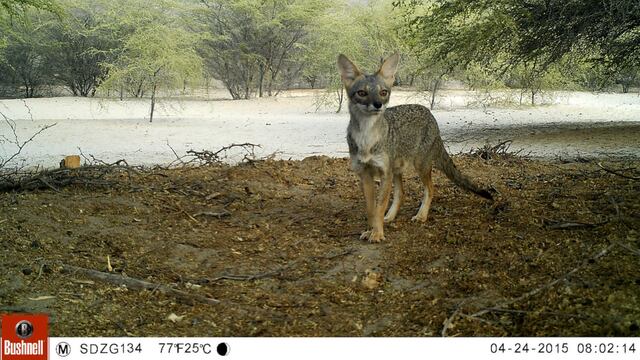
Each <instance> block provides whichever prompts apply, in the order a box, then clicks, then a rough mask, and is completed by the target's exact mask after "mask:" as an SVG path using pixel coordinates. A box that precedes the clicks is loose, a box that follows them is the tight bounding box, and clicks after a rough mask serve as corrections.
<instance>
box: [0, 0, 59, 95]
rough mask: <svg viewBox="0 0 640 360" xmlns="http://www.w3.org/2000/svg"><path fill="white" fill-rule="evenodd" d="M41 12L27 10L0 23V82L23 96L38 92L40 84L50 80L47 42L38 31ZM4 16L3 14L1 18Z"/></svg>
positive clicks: (40, 31)
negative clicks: (0, 30)
mask: <svg viewBox="0 0 640 360" xmlns="http://www.w3.org/2000/svg"><path fill="white" fill-rule="evenodd" d="M42 16H43V14H40V13H37V12H34V11H33V10H27V12H26V13H25V14H22V16H21V18H20V19H19V20H18V21H15V22H13V23H9V24H7V23H6V22H5V25H4V26H3V27H4V29H5V33H4V44H3V48H2V56H1V58H0V73H1V74H2V75H1V77H0V83H3V84H5V85H9V86H11V87H14V88H15V89H16V92H17V91H22V92H23V95H24V97H27V98H30V97H34V96H36V95H37V94H38V92H39V90H40V89H41V87H42V86H43V85H45V84H47V83H51V82H52V81H53V78H52V77H51V75H52V73H51V69H50V67H49V65H48V62H47V54H48V53H49V51H48V48H49V43H48V41H47V40H48V39H47V36H46V33H45V32H44V31H42V28H43V27H44V25H43V24H44V22H45V21H41V17H42ZM5 19H6V18H5Z"/></svg>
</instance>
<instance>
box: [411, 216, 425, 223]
mask: <svg viewBox="0 0 640 360" xmlns="http://www.w3.org/2000/svg"><path fill="white" fill-rule="evenodd" d="M411 221H414V222H421V223H425V222H427V216H420V214H416V216H414V217H412V218H411Z"/></svg>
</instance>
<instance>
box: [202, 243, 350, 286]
mask: <svg viewBox="0 0 640 360" xmlns="http://www.w3.org/2000/svg"><path fill="white" fill-rule="evenodd" d="M353 252H354V249H348V250H345V251H342V252H340V253H337V254H331V255H326V256H315V257H312V258H311V259H312V260H333V259H335V258H338V257H341V256H345V255H349V254H352V253H353ZM303 260H305V259H298V260H292V261H289V263H287V264H286V265H283V266H280V267H278V268H276V269H273V270H270V271H267V272H264V273H257V274H222V275H220V276H218V277H215V278H213V279H211V280H208V279H207V280H208V282H216V281H220V280H236V281H251V280H259V279H264V278H268V277H272V276H278V275H280V274H281V273H283V272H284V271H286V270H289V269H290V268H292V267H294V266H295V265H297V264H298V263H300V262H302V261H303Z"/></svg>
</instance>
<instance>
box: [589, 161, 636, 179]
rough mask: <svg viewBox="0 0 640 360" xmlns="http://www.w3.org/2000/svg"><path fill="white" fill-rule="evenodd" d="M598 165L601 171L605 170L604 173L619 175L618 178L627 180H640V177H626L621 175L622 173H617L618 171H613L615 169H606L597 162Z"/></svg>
mask: <svg viewBox="0 0 640 360" xmlns="http://www.w3.org/2000/svg"><path fill="white" fill-rule="evenodd" d="M596 164H597V165H598V167H599V168H600V169H602V170H604V171H606V172H608V173H609V174H613V175H617V176H620V177H623V178H625V179H631V180H640V177H635V176H629V175H625V174H623V173H621V172H620V171H616V170H613V169H609V168H606V167H604V166H603V165H602V163H601V162H597V163H596Z"/></svg>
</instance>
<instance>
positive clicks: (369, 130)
mask: <svg viewBox="0 0 640 360" xmlns="http://www.w3.org/2000/svg"><path fill="white" fill-rule="evenodd" d="M378 120H379V118H377V117H371V118H364V119H360V123H359V126H358V128H357V129H353V130H352V131H351V138H352V139H353V142H354V143H355V144H356V146H357V148H358V152H357V154H356V155H355V157H353V158H352V159H351V160H352V161H353V162H354V164H353V165H354V166H356V165H357V163H359V164H362V165H370V166H375V167H379V168H384V154H383V153H380V152H378V153H373V152H372V150H373V148H374V146H376V144H378V143H379V142H380V140H381V138H382V134H381V133H380V129H379V127H377V126H375V125H376V121H378Z"/></svg>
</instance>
